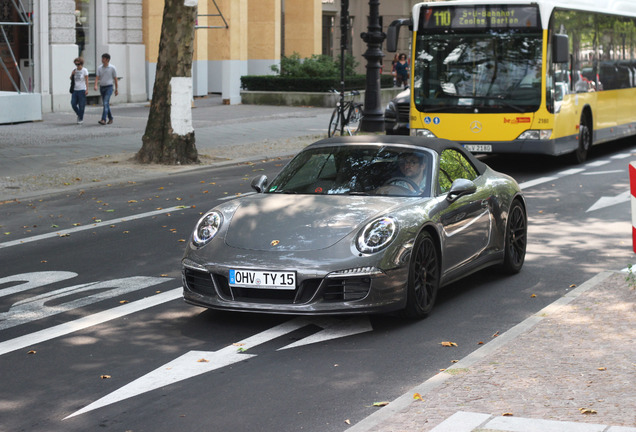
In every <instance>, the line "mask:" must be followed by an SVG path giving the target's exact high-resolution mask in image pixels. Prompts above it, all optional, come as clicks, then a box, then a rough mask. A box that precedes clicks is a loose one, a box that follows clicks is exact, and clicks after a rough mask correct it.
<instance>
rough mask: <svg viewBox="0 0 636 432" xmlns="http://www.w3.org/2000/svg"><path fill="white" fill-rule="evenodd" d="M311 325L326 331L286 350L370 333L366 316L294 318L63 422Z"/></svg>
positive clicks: (149, 378) (163, 371) (195, 355)
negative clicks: (349, 317) (350, 317)
mask: <svg viewBox="0 0 636 432" xmlns="http://www.w3.org/2000/svg"><path fill="white" fill-rule="evenodd" d="M310 324H316V325H318V326H320V327H323V326H324V327H323V328H325V330H323V331H320V332H318V333H317V334H316V335H313V336H310V337H309V338H307V339H310V342H303V341H302V340H301V341H299V342H296V343H293V344H291V345H288V346H286V347H285V348H291V347H292V346H300V345H307V344H309V343H314V342H320V341H324V340H329V339H334V338H337V337H344V336H349V335H353V334H357V333H362V332H366V331H370V330H373V328H372V327H371V323H369V321H368V318H366V317H362V318H357V319H350V320H345V321H341V320H337V319H334V318H294V319H293V320H290V321H287V322H284V323H282V324H279V325H277V326H276V327H272V328H271V329H268V330H265V331H263V332H261V333H258V334H256V335H254V336H251V337H249V338H247V339H244V340H242V341H240V342H237V343H235V344H233V345H229V346H226V347H225V348H222V349H220V350H219V351H190V352H188V353H186V354H184V355H182V356H181V357H179V358H177V359H175V360H173V361H171V362H170V363H168V364H165V365H164V366H161V367H160V368H157V369H155V370H154V371H152V372H150V373H148V374H146V375H144V376H142V377H141V378H138V379H136V380H135V381H133V382H131V383H130V384H127V385H125V386H124V387H122V388H120V389H119V390H115V391H114V392H113V393H111V394H109V395H106V396H104V397H103V398H101V399H99V400H97V401H95V402H93V403H92V404H90V405H88V406H86V407H84V408H82V409H81V410H79V411H77V412H75V413H73V414H71V415H69V416H68V417H66V418H65V419H64V420H66V419H68V418H71V417H75V416H77V415H80V414H84V413H86V412H88V411H92V410H95V409H97V408H101V407H104V406H107V405H110V404H114V403H116V402H119V401H122V400H125V399H128V398H131V397H134V396H138V395H140V394H142V393H146V392H149V391H152V390H155V389H158V388H161V387H164V386H167V385H170V384H174V383H176V382H179V381H182V380H185V379H188V378H192V377H194V376H197V375H201V374H204V373H206V372H211V371H213V370H216V369H219V368H222V367H225V366H229V365H231V364H233V363H239V362H242V361H243V360H247V359H249V358H252V357H254V356H255V355H254V354H246V353H244V352H243V351H247V350H249V349H250V348H253V347H255V346H257V345H261V344H263V343H265V342H269V341H270V340H273V339H276V338H277V337H280V336H283V335H286V334H288V333H291V332H293V331H295V330H298V329H300V328H302V327H305V326H307V325H310ZM321 334H322V335H321ZM317 335H321V336H317Z"/></svg>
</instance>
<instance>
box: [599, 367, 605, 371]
mask: <svg viewBox="0 0 636 432" xmlns="http://www.w3.org/2000/svg"><path fill="white" fill-rule="evenodd" d="M597 369H598V370H600V371H606V370H607V368H606V367H600V368H597Z"/></svg>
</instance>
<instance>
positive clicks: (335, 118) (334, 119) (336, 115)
mask: <svg viewBox="0 0 636 432" xmlns="http://www.w3.org/2000/svg"><path fill="white" fill-rule="evenodd" d="M339 127H340V110H339V107H336V108H335V109H334V110H333V114H331V120H329V129H327V136H328V137H332V136H335V135H336V133H337V132H338V128H339Z"/></svg>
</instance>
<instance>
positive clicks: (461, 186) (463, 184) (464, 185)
mask: <svg viewBox="0 0 636 432" xmlns="http://www.w3.org/2000/svg"><path fill="white" fill-rule="evenodd" d="M475 192H477V186H476V185H475V183H473V182H472V181H470V180H466V179H461V178H460V179H457V180H455V181H454V182H453V184H452V185H451V188H450V190H449V191H448V195H446V201H449V202H453V201H455V200H456V199H458V198H459V197H461V196H464V195H470V194H473V193H475Z"/></svg>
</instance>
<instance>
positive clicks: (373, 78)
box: [360, 0, 386, 132]
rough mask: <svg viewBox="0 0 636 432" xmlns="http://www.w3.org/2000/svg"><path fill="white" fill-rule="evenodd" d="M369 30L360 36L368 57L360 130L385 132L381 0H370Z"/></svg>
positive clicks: (365, 55)
mask: <svg viewBox="0 0 636 432" xmlns="http://www.w3.org/2000/svg"><path fill="white" fill-rule="evenodd" d="M368 30H369V31H368V32H366V33H362V34H361V35H360V37H361V38H362V40H363V41H365V42H366V43H367V51H366V52H365V53H364V54H363V56H364V58H366V59H367V82H366V92H365V94H364V109H363V117H362V122H361V123H360V130H362V131H363V132H384V111H383V110H382V97H381V94H380V88H381V86H380V69H381V68H382V57H384V53H383V52H382V42H384V39H386V34H384V33H383V32H382V25H381V24H380V0H369V26H368Z"/></svg>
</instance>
